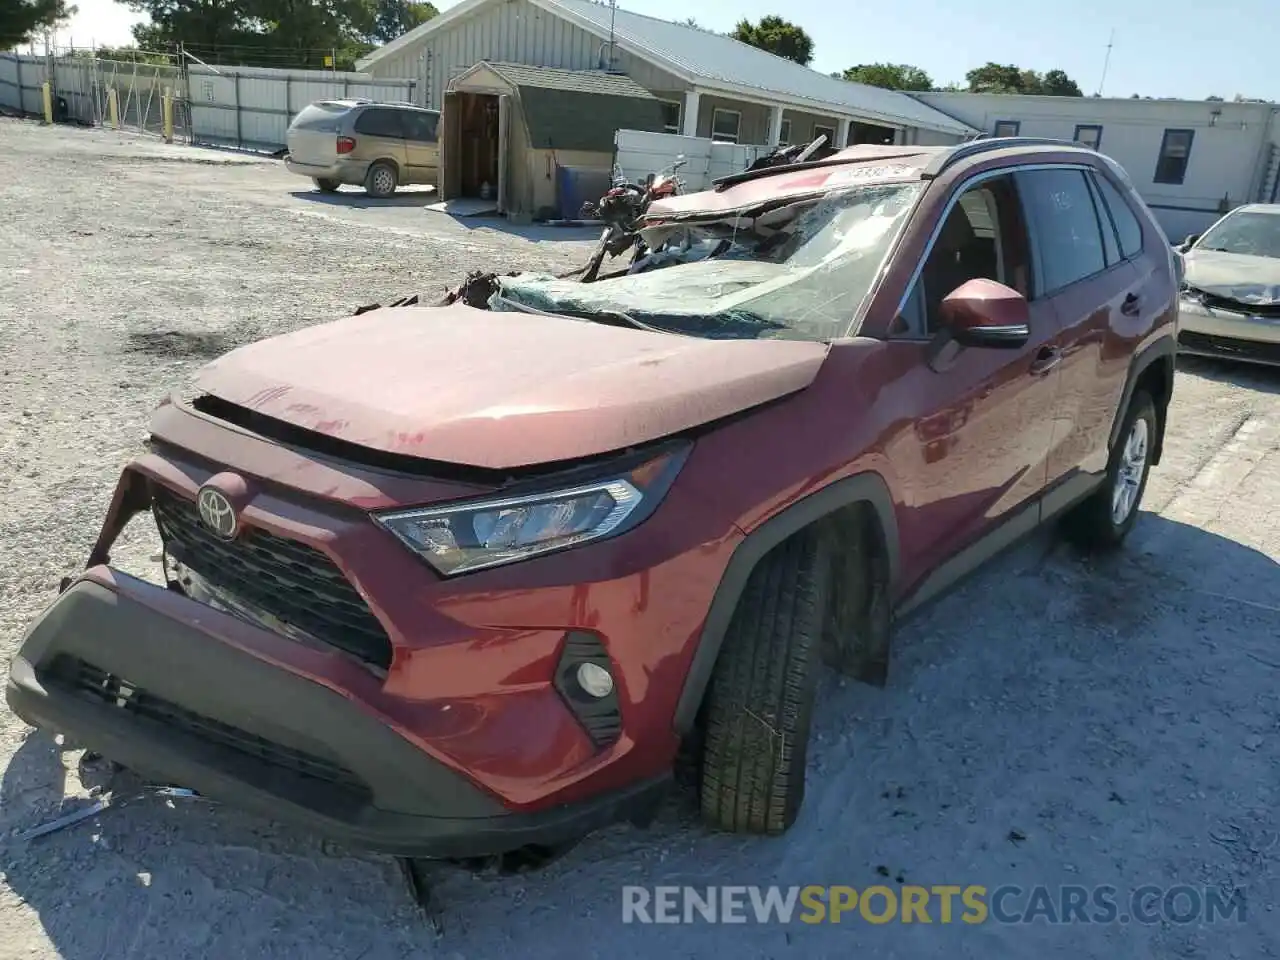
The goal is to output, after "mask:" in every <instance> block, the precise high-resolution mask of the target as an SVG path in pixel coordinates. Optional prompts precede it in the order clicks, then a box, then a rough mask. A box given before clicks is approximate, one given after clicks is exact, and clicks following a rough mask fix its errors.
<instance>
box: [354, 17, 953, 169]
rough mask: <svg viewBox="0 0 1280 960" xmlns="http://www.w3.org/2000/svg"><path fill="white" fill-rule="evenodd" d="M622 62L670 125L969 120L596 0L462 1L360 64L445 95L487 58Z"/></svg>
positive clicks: (919, 138)
mask: <svg viewBox="0 0 1280 960" xmlns="http://www.w3.org/2000/svg"><path fill="white" fill-rule="evenodd" d="M482 60H487V61H490V62H503V63H508V64H512V63H515V64H524V65H526V66H530V67H553V68H559V69H564V70H599V69H602V68H603V69H608V70H615V71H619V72H622V73H625V74H627V75H628V76H629V77H631V79H633V80H634V81H636V82H637V83H638V84H640V85H641V86H642V87H644V88H645V89H646V90H648V91H649V92H650V93H652V94H653V95H654V96H655V97H657V98H658V99H659V100H660V101H662V103H663V109H664V117H665V128H666V129H667V130H668V131H669V132H672V133H682V134H685V135H687V136H701V137H710V138H713V139H717V140H729V141H734V142H739V143H757V144H763V143H777V142H780V141H781V142H793V143H794V142H804V141H807V140H809V139H811V138H812V137H813V136H815V135H817V134H818V133H827V134H828V135H829V136H830V138H831V139H832V140H833V141H835V142H836V143H838V144H840V145H843V144H846V143H851V142H898V143H952V142H955V141H957V140H959V139H962V138H963V137H965V136H966V135H968V134H970V133H972V132H973V130H972V128H970V127H969V126H968V125H966V124H965V123H963V122H962V121H959V120H956V119H955V118H953V117H950V116H947V115H946V114H944V113H942V112H941V111H938V110H935V109H934V108H933V107H931V106H929V105H927V104H924V103H921V102H920V101H918V100H916V99H914V98H912V97H910V96H908V95H906V94H904V93H899V92H897V91H893V90H882V89H880V88H878V87H870V86H866V85H864V84H858V83H849V82H847V81H844V80H839V79H836V78H834V77H830V76H827V75H826V74H822V73H819V72H817V71H815V70H810V69H809V68H808V67H803V66H800V65H799V64H797V63H794V62H792V61H790V60H786V59H783V58H781V57H777V56H774V55H773V54H770V53H767V52H765V51H763V50H759V49H757V48H755V47H752V46H749V45H747V44H744V43H740V42H739V41H737V40H734V39H732V38H731V37H727V36H724V35H722V34H716V33H710V32H708V31H705V30H701V29H698V28H696V27H690V26H687V25H684V24H677V23H670V22H668V21H665V20H658V19H655V18H653V17H647V16H643V15H641V14H637V13H633V12H631V11H629V10H623V9H615V8H613V7H611V6H608V5H606V4H601V3H595V2H592V0H462V2H460V3H458V4H456V5H455V6H453V7H450V8H449V9H447V10H445V11H444V12H443V13H441V14H440V15H439V16H437V17H435V18H434V19H432V20H430V21H428V22H427V23H425V24H423V25H422V26H420V27H417V28H416V29H414V30H411V31H409V32H408V33H406V34H405V35H404V36H402V37H399V38H397V39H396V40H393V41H392V42H391V43H388V44H386V45H385V46H383V47H380V48H379V49H377V50H375V51H374V52H373V53H371V54H370V55H369V56H368V57H366V58H364V59H363V60H361V61H360V62H359V64H358V65H357V66H358V68H359V69H361V70H363V71H365V72H368V73H372V74H373V75H374V76H377V77H410V78H413V79H416V80H417V81H418V85H417V89H418V91H419V97H420V99H421V100H422V102H423V103H425V104H426V105H427V106H437V107H438V106H439V105H440V104H441V103H442V102H443V98H444V94H445V91H446V90H447V89H448V87H449V84H450V82H451V81H452V80H453V79H454V78H455V77H457V76H459V75H460V74H461V73H462V72H463V71H465V70H466V69H468V68H469V67H471V66H473V65H474V64H476V63H477V62H479V61H482Z"/></svg>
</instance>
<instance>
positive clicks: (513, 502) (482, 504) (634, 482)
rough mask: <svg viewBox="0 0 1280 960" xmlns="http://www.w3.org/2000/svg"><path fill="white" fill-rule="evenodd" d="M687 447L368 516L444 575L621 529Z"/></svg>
mask: <svg viewBox="0 0 1280 960" xmlns="http://www.w3.org/2000/svg"><path fill="white" fill-rule="evenodd" d="M687 454H688V447H687V446H681V447H679V448H675V449H669V450H667V451H666V452H665V453H663V454H661V455H659V456H657V457H650V458H649V459H646V460H644V461H643V462H641V463H640V464H639V465H637V466H634V467H633V468H631V469H625V468H624V469H619V470H618V471H616V472H614V473H613V474H611V475H609V476H605V477H601V478H600V479H598V480H594V481H590V482H586V481H584V482H581V483H575V484H572V485H569V486H565V487H562V488H560V489H555V490H548V491H539V492H534V493H527V494H523V495H520V496H508V497H502V498H495V499H487V500H473V501H470V502H468V503H460V504H454V505H450V506H443V507H426V508H422V509H413V510H396V511H392V512H388V513H381V514H375V515H374V519H375V520H376V521H377V522H378V523H380V524H382V526H384V527H386V528H387V529H388V530H390V531H391V532H392V533H393V534H395V535H396V536H397V537H398V538H399V539H400V541H401V542H402V543H404V544H405V546H407V547H408V548H409V549H410V550H412V551H414V552H415V553H417V554H419V555H420V556H421V557H423V559H425V560H426V561H427V562H428V563H430V564H431V566H433V567H434V568H435V569H436V570H437V571H439V572H440V573H441V574H443V575H444V576H446V577H448V576H453V575H455V574H459V573H468V572H470V571H473V570H481V569H484V568H486V567H496V566H499V565H500V564H504V563H513V562H515V561H517V560H524V559H527V558H529V557H534V556H538V555H539V554H543V553H550V552H552V551H555V550H563V549H565V548H566V547H572V546H577V545H578V544H580V543H587V542H589V541H592V540H600V539H603V538H605V537H608V536H612V535H615V534H618V533H621V532H623V531H624V530H628V529H630V528H631V527H634V526H636V524H638V523H640V522H641V521H642V520H644V519H645V518H646V517H648V516H649V514H651V513H652V512H653V510H654V508H655V507H657V505H658V503H659V502H660V501H661V500H662V497H663V495H664V494H665V493H666V492H667V489H668V488H669V487H670V486H671V482H672V481H673V480H674V479H675V476H676V474H677V473H678V472H679V470H680V467H681V465H682V464H683V463H684V459H685V456H686V455H687Z"/></svg>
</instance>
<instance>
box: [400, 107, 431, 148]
mask: <svg viewBox="0 0 1280 960" xmlns="http://www.w3.org/2000/svg"><path fill="white" fill-rule="evenodd" d="M400 118H401V120H402V121H403V122H404V136H405V139H406V140H413V141H415V142H418V143H435V142H436V140H437V138H438V129H439V125H440V117H439V116H438V115H437V114H434V113H428V112H426V111H425V110H405V111H404V112H403V113H401V115H400Z"/></svg>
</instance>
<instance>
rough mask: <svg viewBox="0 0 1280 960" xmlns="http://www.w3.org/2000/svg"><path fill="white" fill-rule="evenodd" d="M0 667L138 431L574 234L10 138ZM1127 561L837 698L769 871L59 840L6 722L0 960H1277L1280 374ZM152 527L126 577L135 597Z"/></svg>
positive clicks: (639, 843)
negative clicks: (301, 346) (253, 347)
mask: <svg viewBox="0 0 1280 960" xmlns="http://www.w3.org/2000/svg"><path fill="white" fill-rule="evenodd" d="M0 144H3V149H0V557H3V560H4V563H3V565H0V654H3V655H4V657H5V658H6V659H7V656H8V653H9V652H10V651H11V650H12V649H13V647H14V646H15V645H16V644H17V643H18V642H19V640H20V638H21V634H22V630H23V628H24V626H25V624H27V623H28V622H29V621H30V620H31V619H32V618H33V617H34V616H35V615H36V614H37V613H38V612H39V611H40V609H41V608H42V607H43V606H44V605H45V604H46V603H48V602H49V601H50V600H51V599H52V598H53V597H54V595H55V591H56V585H57V583H58V580H59V578H60V577H61V576H62V575H64V574H65V573H67V572H69V571H72V570H73V569H75V568H76V567H77V566H78V565H80V564H81V563H82V562H83V560H84V557H85V556H86V553H87V550H88V547H89V544H90V542H91V540H92V539H93V537H94V536H95V534H96V532H97V529H98V525H99V523H100V521H101V518H102V515H103V512H104V510H105V508H106V505H107V501H108V498H109V496H110V493H111V489H112V487H113V485H114V483H115V480H116V478H117V476H118V472H119V469H120V467H121V466H122V464H123V463H124V462H125V461H126V460H127V459H128V458H129V457H130V456H131V454H132V453H133V452H134V451H135V449H136V448H137V445H138V442H139V441H140V440H141V438H142V437H143V435H144V431H145V428H146V422H147V418H148V415H149V412H150V409H151V407H152V405H153V404H154V403H155V402H156V401H157V400H158V399H160V398H161V397H162V396H163V395H164V394H165V393H166V392H167V391H168V390H169V389H170V388H172V387H175V386H177V385H179V384H181V382H182V381H183V379H184V377H185V376H186V375H187V374H188V373H189V372H190V371H191V370H192V369H193V368H194V367H195V366H197V365H198V364H200V363H201V362H203V360H204V359H205V358H207V357H209V356H212V355H215V354H217V353H220V352H222V351H224V350H226V349H228V348H229V347H231V346H234V345H236V344H239V343H243V342H246V341H249V340H252V339H256V338H258V337H261V336H264V335H268V334H272V333H278V332H283V331H285V330H288V329H291V328H295V327H298V326H301V325H304V324H310V323H315V322H318V321H323V320H326V319H330V318H335V317H338V316H342V315H345V314H347V313H350V312H351V310H352V309H353V308H354V307H356V306H358V305H360V304H364V303H370V302H374V301H379V300H384V301H385V300H387V299H391V298H394V297H397V296H400V295H403V294H406V293H411V292H416V291H423V292H426V293H428V294H430V295H433V296H435V295H438V294H439V293H440V292H441V291H442V290H443V288H444V285H445V284H446V283H448V282H452V281H454V280H456V279H458V278H460V277H461V276H462V274H463V273H465V271H466V270H468V269H473V268H476V267H480V266H485V265H490V264H493V263H494V262H497V263H499V264H501V265H503V266H505V265H507V264H512V265H515V264H520V265H527V266H534V267H543V268H547V269H557V270H559V269H567V268H568V267H570V266H572V265H574V264H576V263H578V262H580V261H581V259H582V258H583V257H584V255H585V251H586V248H585V247H584V246H583V243H582V239H581V236H582V235H581V234H575V233H566V232H565V231H557V230H554V229H542V230H538V229H533V228H530V229H528V230H525V231H522V232H515V233H513V232H510V231H506V230H502V229H496V228H495V222H494V221H484V220H477V221H470V222H455V221H453V220H451V219H449V218H446V217H443V216H441V215H438V214H432V213H428V212H426V211H424V210H423V209H422V203H423V197H422V196H406V197H404V198H400V199H397V200H394V201H392V202H391V203H377V204H373V203H369V202H368V201H366V200H365V198H364V197H363V196H362V195H360V194H358V193H351V194H346V193H344V194H342V195H341V196H340V197H338V198H332V197H321V196H320V195H318V194H315V193H312V192H310V191H309V189H308V187H309V185H308V184H307V183H306V182H305V181H302V180H299V179H297V178H294V177H291V176H289V175H288V174H286V173H285V172H284V171H283V170H282V169H281V168H280V166H279V165H278V164H277V163H274V162H261V161H260V162H245V161H244V160H243V159H242V158H239V157H236V156H234V155H231V154H224V153H218V152H214V151H195V150H183V149H179V148H165V147H163V146H161V145H145V144H143V145H140V144H138V143H135V142H133V141H130V140H127V139H125V138H122V137H120V136H118V135H113V134H108V133H104V132H101V131H97V132H85V131H63V130H48V129H42V128H40V127H38V126H35V125H32V124H29V123H22V122H17V121H7V120H0ZM1171 418H1172V419H1171V428H1170V435H1169V438H1168V441H1167V444H1166V450H1165V459H1164V463H1163V464H1162V465H1161V466H1160V467H1159V468H1158V469H1157V471H1156V472H1155V473H1154V474H1153V477H1152V480H1151V484H1150V487H1149V489H1148V492H1147V498H1146V501H1145V504H1144V505H1145V507H1146V510H1147V511H1148V512H1147V513H1146V514H1145V515H1144V516H1143V517H1142V519H1141V520H1140V522H1139V525H1138V527H1137V529H1136V530H1135V532H1134V534H1133V536H1132V538H1131V540H1130V542H1129V544H1128V546H1127V548H1126V549H1125V551H1124V552H1123V553H1121V554H1120V555H1118V556H1116V557H1114V558H1111V559H1108V560H1106V561H1088V560H1085V559H1082V558H1080V557H1078V556H1077V555H1075V554H1074V553H1073V552H1072V551H1070V550H1069V549H1067V548H1065V547H1063V546H1060V545H1058V544H1056V543H1054V542H1053V541H1051V540H1050V539H1049V538H1047V537H1042V538H1040V539H1037V540H1035V541H1033V542H1031V543H1029V544H1027V545H1025V546H1023V547H1021V548H1019V549H1018V550H1017V551H1015V552H1013V553H1012V554H1010V555H1008V556H1006V557H1004V558H1003V559H1001V560H1000V561H998V562H997V563H996V564H995V565H993V566H992V567H991V568H989V569H987V570H986V571H984V572H983V573H982V574H981V575H979V576H978V577H976V578H975V579H973V580H972V581H970V582H969V583H968V584H967V585H966V586H965V587H964V588H963V589H961V590H960V591H958V592H956V593H954V594H952V595H951V596H949V597H948V598H946V599H945V600H943V601H941V602H940V603H938V604H936V605H934V606H933V607H932V608H930V609H928V610H926V611H924V612H923V613H922V614H920V615H919V616H918V617H916V618H914V619H913V620H912V621H911V622H910V623H908V624H907V625H905V626H904V627H903V628H902V629H901V630H900V631H899V633H898V635H897V637H896V640H895V648H894V657H893V664H892V669H891V678H890V683H889V685H888V687H887V688H885V689H883V690H877V689H872V688H868V687H865V686H861V685H857V684H853V683H844V682H841V681H838V680H836V679H834V678H829V679H827V680H826V681H824V685H823V687H822V690H821V696H820V703H819V708H818V711H817V716H816V719H815V736H816V738H817V742H816V744H815V745H814V748H813V750H812V751H811V768H810V786H809V795H808V798H807V801H806V806H805V808H804V810H803V812H802V814H801V818H800V821H799V823H798V825H797V826H796V827H795V829H794V830H793V831H792V832H791V833H790V834H788V835H787V836H786V837H784V838H781V839H777V840H767V841H766V840H756V839H743V838H737V837H726V836H718V835H711V834H708V833H706V832H704V831H703V830H702V829H701V828H700V827H699V826H698V824H697V822H696V820H695V819H694V818H693V817H692V816H691V815H690V814H689V813H688V812H687V810H686V809H685V807H684V806H683V805H682V804H681V803H679V802H673V804H672V805H671V806H670V808H669V809H668V810H667V811H666V812H665V813H664V814H663V816H662V817H661V818H660V819H659V821H658V823H656V824H655V825H654V826H653V827H652V828H650V829H649V830H647V831H640V830H637V829H633V828H630V827H625V828H624V827H619V828H616V829H613V830H610V831H606V832H605V833H602V834H600V835H598V836H596V837H593V838H591V839H589V840H587V841H586V842H585V843H583V844H582V845H581V846H580V847H578V848H577V849H576V850H574V851H573V852H572V853H571V854H570V855H569V856H568V857H566V858H565V859H563V860H561V861H559V862H557V863H555V864H553V865H552V866H550V867H548V868H547V869H546V870H545V871H543V872H540V873H535V874H529V875H524V876H519V877H498V876H494V875H490V874H481V875H475V874H471V873H464V872H461V871H453V870H442V871H441V872H440V873H439V874H438V875H437V877H436V887H435V889H436V895H437V898H438V904H439V906H438V908H437V919H438V921H439V925H440V929H439V930H437V929H433V927H432V926H430V925H429V924H428V923H427V922H426V921H425V920H424V918H423V917H422V916H421V915H420V914H419V913H418V912H417V911H416V910H415V909H414V907H413V906H412V905H411V903H410V901H409V899H408V898H407V896H406V894H405V891H404V887H403V885H402V883H401V880H400V877H399V875H398V873H397V870H396V867H395V865H394V863H393V862H392V861H391V860H389V859H386V858H380V857H373V856H364V855H360V854H356V853H352V852H349V851H346V850H341V849H338V848H336V847H333V846H332V845H330V844H327V843H325V842H322V841H320V840H318V839H316V838H313V837H309V836H305V835H300V834H298V833H295V832H293V831H291V830H288V829H285V828H283V827H280V826H277V825H275V824H272V823H269V822H265V821H262V820H258V819H255V818H252V817H249V816H246V815H243V814H240V813H238V812H236V811H234V810H231V809H227V808H224V807H219V806H215V805H211V804H206V803H202V802H184V801H177V802H174V803H170V804H166V803H165V802H162V801H158V800H148V801H145V802H140V803H137V804H133V805H130V806H126V807H123V808H120V809H115V810H109V811H107V812H105V813H103V814H102V815H100V816H98V817H96V818H94V819H91V820H89V821H87V822H84V823H82V824H80V825H78V826H76V827H73V828H70V829H67V830H65V831H62V832H60V833H57V834H54V835H51V836H49V837H47V838H44V839H42V840H38V841H34V842H30V843H25V844H24V843H20V842H18V840H17V839H16V834H18V833H20V832H22V831H24V830H27V829H30V828H31V827H34V826H36V825H38V824H40V823H43V822H44V821H46V820H48V819H50V818H51V817H54V816H56V815H57V814H58V812H59V811H60V810H61V811H63V812H66V811H67V810H71V809H75V808H76V807H78V806H80V805H83V804H84V803H85V802H86V800H85V799H84V798H85V797H86V795H87V791H88V789H89V788H90V787H91V786H92V785H93V784H94V783H95V782H100V780H99V779H97V778H98V777H99V776H100V775H102V776H105V774H103V773H101V771H99V770H98V768H97V767H95V766H93V765H90V766H88V767H83V768H82V767H80V766H79V764H78V759H79V758H78V756H77V754H76V753H74V752H62V751H60V750H59V749H58V747H57V745H56V744H54V743H53V742H52V741H51V740H49V739H48V738H46V737H44V736H43V735H40V734H34V733H32V732H31V731H30V730H29V729H28V728H27V727H26V726H25V725H24V724H22V723H21V722H20V721H18V720H16V719H15V718H13V717H12V716H10V715H8V714H7V713H5V712H4V711H3V708H0V960H9V958H18V957H23V958H33V960H46V958H53V957H62V958H67V960H90V958H98V957H112V958H116V960H123V958H133V957H162V956H163V957H245V956H262V957H273V956H279V957H286V956H287V957H296V956H305V957H308V958H313V960H321V958H344V960H355V958H370V960H374V958H393V957H395V958H402V957H413V958H463V957H466V958H489V957H502V956H506V957H513V956H515V957H522V958H542V957H546V958H558V957H566V956H600V957H616V956H619V955H628V954H630V955H633V956H650V955H652V956H662V957H701V958H706V957H726V958H727V957H733V958H735V960H749V958H763V957H792V956H794V957H826V956H831V957H845V956H852V955H855V954H856V955H858V956H860V957H867V958H895V957H909V958H913V960H917V958H932V957H948V958H962V957H973V958H984V960H987V958H992V957H1005V956H1008V957H1018V958H1022V957H1033V956H1034V957H1058V956H1061V957H1070V958H1072V960H1078V958H1085V957H1099V958H1108V960H1111V958H1115V957H1124V958H1132V960H1139V958H1148V957H1149V958H1162V960H1165V958H1198V957H1204V958H1213V960H1228V958H1250V960H1252V958H1258V957H1268V956H1276V955H1278V954H1280V911H1277V908H1276V906H1275V905H1276V903H1277V901H1278V895H1280V881H1278V879H1277V868H1278V865H1280V843H1278V837H1280V833H1278V831H1280V817H1278V816H1277V814H1276V808H1277V804H1278V803H1280V746H1278V744H1280V694H1278V693H1277V689H1278V687H1277V682H1278V681H1280V566H1278V565H1277V560H1278V559H1280V371H1276V372H1267V371H1250V370H1247V369H1243V368H1240V367H1233V366H1230V365H1227V364H1217V363H1208V362H1196V363H1190V362H1188V363H1184V364H1183V365H1182V367H1181V369H1180V371H1179V374H1178V379H1177V385H1176V389H1175V401H1174V405H1173V410H1172V412H1171ZM154 549H155V543H154V540H153V538H151V536H150V535H149V534H148V533H147V532H146V531H145V530H144V531H142V532H140V533H138V534H137V535H136V536H134V537H133V538H132V539H131V541H130V547H129V549H128V550H126V551H125V554H124V556H125V558H126V560H128V561H129V562H132V563H137V564H142V565H145V564H147V563H149V562H150V560H151V557H152V556H153V552H154ZM770 883H777V884H782V885H784V886H789V885H793V884H795V885H805V884H847V885H850V886H853V887H856V888H864V887H866V886H868V885H872V884H876V883H884V884H888V885H890V886H894V885H896V884H898V883H907V884H922V885H925V886H931V885H937V884H957V885H968V884H982V885H985V886H987V887H988V888H989V889H994V888H996V887H999V886H1001V885H1004V884H1017V885H1021V886H1022V887H1024V888H1029V887H1032V886H1034V885H1037V884H1042V885H1046V886H1049V887H1052V888H1057V887H1059V886H1061V885H1080V886H1083V887H1086V888H1093V887H1097V886H1100V885H1110V886H1113V887H1115V888H1117V889H1118V890H1119V891H1120V899H1121V900H1123V898H1124V896H1125V895H1126V892H1127V891H1132V890H1134V889H1136V888H1138V887H1141V886H1143V885H1147V884H1153V885H1157V886H1159V887H1162V888H1168V887H1171V886H1174V885H1178V884H1186V885H1191V886H1193V887H1196V888H1203V887H1204V886H1206V885H1208V886H1214V887H1219V886H1220V887H1224V888H1226V889H1228V890H1233V889H1236V888H1243V890H1244V892H1245V897H1246V903H1247V914H1246V917H1245V919H1244V920H1243V922H1228V923H1218V924H1214V925H1209V924H1203V923H1199V922H1192V923H1186V924H1180V923H1176V922H1172V921H1168V920H1166V921H1162V922H1157V923H1154V924H1139V923H1127V924H1125V923H1120V922H1115V923H1109V924H1101V923H1092V924H1081V923H1076V924H1073V925H1069V926H1064V925H1052V924H1048V923H1045V922H1042V921H1041V922H1035V923H1024V924H1002V923H996V922H992V921H988V922H987V923H985V924H981V925H975V926H969V925H965V924H962V923H954V924H949V925H948V924H943V923H940V922H938V917H937V915H936V913H935V915H934V922H933V923H931V924H921V923H918V922H917V923H914V924H911V925H901V924H887V925H883V926H876V925H872V924H868V923H866V922H864V921H861V920H859V919H857V918H856V917H846V918H845V920H844V922H842V923H840V924H838V925H834V924H822V925H817V926H807V925H804V924H801V923H798V922H797V923H792V924H790V925H786V926H781V925H769V926H761V925H757V924H754V923H747V924H744V925H738V926H723V925H722V926H712V925H708V924H700V923H695V924H691V925H683V924H681V925H671V926H665V925H624V924H623V923H622V887H623V886H624V885H626V884H642V885H648V886H654V885H662V884H690V885H696V886H706V885H709V884H741V885H750V884H770Z"/></svg>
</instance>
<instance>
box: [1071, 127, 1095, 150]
mask: <svg viewBox="0 0 1280 960" xmlns="http://www.w3.org/2000/svg"><path fill="white" fill-rule="evenodd" d="M1071 139H1072V140H1074V141H1075V142H1076V143H1083V144H1084V145H1085V146H1086V147H1088V148H1089V149H1090V150H1097V149H1098V148H1099V146H1100V145H1101V144H1102V127H1100V126H1098V125H1097V124H1089V123H1082V124H1080V125H1079V126H1077V127H1076V132H1075V135H1074V136H1073V137H1072V138H1071Z"/></svg>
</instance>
